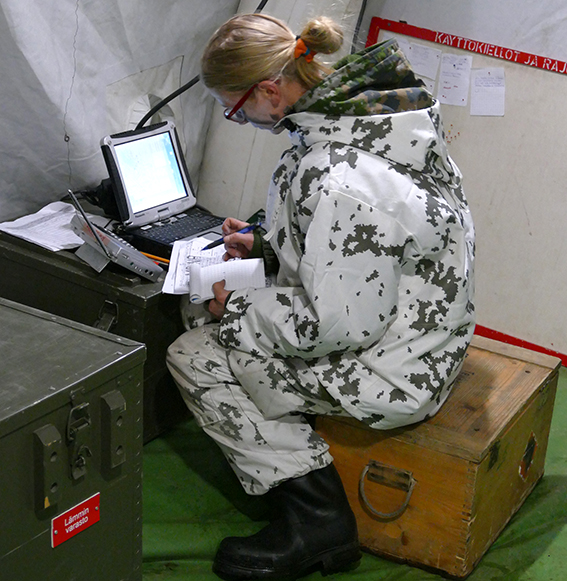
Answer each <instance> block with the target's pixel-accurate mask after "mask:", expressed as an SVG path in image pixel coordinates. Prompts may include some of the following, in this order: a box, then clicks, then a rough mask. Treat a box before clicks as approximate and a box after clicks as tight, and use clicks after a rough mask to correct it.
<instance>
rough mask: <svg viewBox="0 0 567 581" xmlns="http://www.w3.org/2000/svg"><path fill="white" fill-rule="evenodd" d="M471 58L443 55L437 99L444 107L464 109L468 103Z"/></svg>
mask: <svg viewBox="0 0 567 581" xmlns="http://www.w3.org/2000/svg"><path fill="white" fill-rule="evenodd" d="M471 67H472V56H469V55H467V56H457V55H452V54H444V55H443V56H442V57H441V73H440V75H439V88H438V91H437V98H438V99H439V101H440V102H441V103H445V104H446V105H457V106H459V107H465V106H466V105H467V103H468V94H469V86H470V76H471Z"/></svg>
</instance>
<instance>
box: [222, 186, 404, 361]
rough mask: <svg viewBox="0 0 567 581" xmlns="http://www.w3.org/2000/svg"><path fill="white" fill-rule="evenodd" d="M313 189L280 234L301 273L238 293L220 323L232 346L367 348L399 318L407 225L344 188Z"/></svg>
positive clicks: (320, 352) (316, 350)
mask: <svg viewBox="0 0 567 581" xmlns="http://www.w3.org/2000/svg"><path fill="white" fill-rule="evenodd" d="M304 189H305V188H304ZM309 191H310V192H312V193H309V194H308V195H303V196H302V195H300V194H298V199H297V200H296V206H295V212H293V214H294V215H295V218H296V219H297V223H292V224H290V225H289V226H288V225H287V224H283V225H281V226H280V224H278V227H279V230H277V231H276V232H275V234H274V238H275V242H276V244H277V246H278V247H279V250H280V256H283V255H285V256H295V257H296V258H295V260H296V265H295V266H296V275H297V278H296V279H295V280H292V284H291V285H290V286H274V287H268V288H265V289H245V290H241V291H235V292H234V293H233V294H232V295H231V297H230V300H229V301H228V303H227V305H226V314H225V316H224V317H223V319H222V321H221V326H220V335H219V337H220V341H221V343H223V344H224V345H225V346H226V347H230V348H235V349H238V350H240V351H245V352H249V353H254V354H257V355H262V356H267V357H270V356H274V355H276V356H278V355H279V356H282V357H290V356H297V357H302V358H306V359H309V358H314V357H321V356H325V355H329V354H331V353H340V352H344V351H355V350H358V349H367V348H369V347H371V346H373V345H375V344H376V343H377V342H378V341H380V339H381V338H382V336H383V335H384V333H385V331H386V329H387V328H388V326H389V325H390V323H391V322H392V320H393V319H394V318H395V317H396V314H397V304H398V288H399V279H400V276H401V261H402V260H403V254H404V246H405V243H406V240H407V233H406V232H405V230H404V229H403V228H402V227H401V226H400V225H399V224H398V223H397V222H396V221H395V220H394V219H393V218H391V217H390V216H389V215H388V214H387V213H383V212H380V211H379V210H377V209H376V208H374V207H372V206H370V205H368V204H365V203H363V202H361V201H360V199H359V198H358V197H357V196H355V195H349V194H348V193H345V191H343V190H342V189H338V188H326V189H323V188H320V187H318V188H310V190H309ZM292 222H293V221H292ZM288 262H290V261H288ZM291 262H293V260H291Z"/></svg>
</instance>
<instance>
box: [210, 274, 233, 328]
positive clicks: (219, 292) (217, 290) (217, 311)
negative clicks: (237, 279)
mask: <svg viewBox="0 0 567 581" xmlns="http://www.w3.org/2000/svg"><path fill="white" fill-rule="evenodd" d="M224 284H225V283H224V280H221V281H219V282H215V284H213V293H214V294H215V298H214V299H211V300H210V301H209V312H210V313H211V315H213V317H214V318H215V319H218V320H219V321H220V320H221V319H222V317H223V315H224V305H225V303H226V299H227V298H228V295H229V294H230V292H229V291H227V290H226V289H225V288H224Z"/></svg>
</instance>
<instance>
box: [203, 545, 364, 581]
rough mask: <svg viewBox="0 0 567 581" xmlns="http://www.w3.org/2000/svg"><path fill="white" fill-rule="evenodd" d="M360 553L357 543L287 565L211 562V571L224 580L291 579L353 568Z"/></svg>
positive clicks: (324, 574) (358, 559)
mask: <svg viewBox="0 0 567 581" xmlns="http://www.w3.org/2000/svg"><path fill="white" fill-rule="evenodd" d="M361 558H362V553H361V552H360V547H359V545H358V543H353V544H351V545H346V546H344V547H339V548H335V549H329V550H328V551H324V552H323V553H319V554H318V555H316V556H315V557H311V558H309V559H305V560H304V561H301V562H299V563H293V564H291V565H289V566H287V567H285V568H284V567H280V568H262V569H251V568H245V567H240V566H238V565H233V564H230V563H216V562H215V563H213V573H215V574H216V575H218V576H219V577H220V578H221V579H224V580H225V581H242V580H251V579H281V580H282V581H283V580H289V581H291V580H293V579H298V578H299V577H304V576H305V575H308V574H309V573H313V572H314V571H317V570H320V571H321V573H322V575H323V576H326V575H331V574H333V573H340V572H342V571H346V570H352V569H354V568H355V567H356V566H357V565H358V563H359V562H360V559H361Z"/></svg>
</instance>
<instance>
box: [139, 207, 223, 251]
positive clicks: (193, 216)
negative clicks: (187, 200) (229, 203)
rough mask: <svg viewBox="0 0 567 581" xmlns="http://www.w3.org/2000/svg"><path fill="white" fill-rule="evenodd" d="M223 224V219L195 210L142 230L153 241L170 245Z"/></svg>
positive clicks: (144, 227) (143, 227)
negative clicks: (174, 241) (172, 242)
mask: <svg viewBox="0 0 567 581" xmlns="http://www.w3.org/2000/svg"><path fill="white" fill-rule="evenodd" d="M223 222H224V219H223V218H219V217H218V216H214V215H212V214H207V213H206V212H201V211H200V210H198V209H194V210H193V211H192V212H191V213H190V214H178V215H177V216H175V217H173V218H170V219H169V220H167V221H163V222H155V223H154V224H151V225H149V226H142V227H141V228H140V230H142V231H143V232H144V236H145V237H147V238H150V239H151V240H155V241H157V242H166V243H169V242H171V241H172V240H181V239H182V238H187V236H192V235H193V234H197V233H198V232H202V231H204V230H208V229H209V228H215V227H216V226H220V225H221V224H222V223H223Z"/></svg>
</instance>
